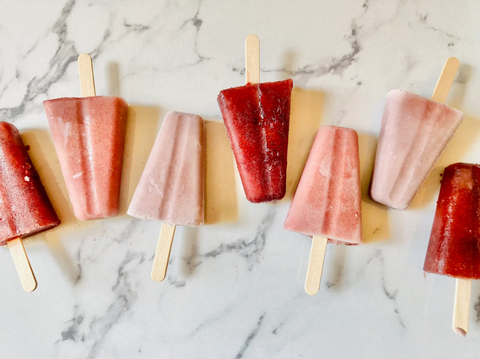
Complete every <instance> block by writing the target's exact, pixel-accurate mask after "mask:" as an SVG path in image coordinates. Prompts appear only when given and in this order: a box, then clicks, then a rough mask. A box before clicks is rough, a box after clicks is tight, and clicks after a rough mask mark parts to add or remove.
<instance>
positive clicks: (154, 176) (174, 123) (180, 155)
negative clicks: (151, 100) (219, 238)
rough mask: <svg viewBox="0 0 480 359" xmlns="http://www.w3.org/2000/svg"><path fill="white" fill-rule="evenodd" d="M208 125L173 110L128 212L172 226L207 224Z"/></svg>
mask: <svg viewBox="0 0 480 359" xmlns="http://www.w3.org/2000/svg"><path fill="white" fill-rule="evenodd" d="M204 141H205V125H204V122H203V119H202V118H201V117H199V116H196V115H191V114H186V113H181V112H169V113H168V114H167V115H166V116H165V119H164V121H163V124H162V128H161V129H160V132H159V133H158V137H157V140H156V141H155V145H154V146H153V149H152V152H151V153H150V157H149V158H148V161H147V164H146V166H145V169H144V171H143V173H142V177H141V178H140V182H139V183H138V186H137V189H136V190H135V194H134V195H133V198H132V202H131V203H130V207H129V209H128V214H129V215H131V216H133V217H136V218H141V219H149V220H156V221H161V222H164V223H167V224H170V225H187V226H198V225H201V224H203V223H204V201H205V198H204V197H205V195H204V183H205V179H204V177H205V175H204V156H205V154H204V153H205V149H204Z"/></svg>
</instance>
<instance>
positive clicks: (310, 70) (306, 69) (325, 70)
mask: <svg viewBox="0 0 480 359" xmlns="http://www.w3.org/2000/svg"><path fill="white" fill-rule="evenodd" d="M358 32H359V27H358V26H357V23H356V20H355V19H354V20H352V23H351V30H350V33H349V34H348V35H346V36H345V40H347V41H348V42H349V43H350V51H349V52H348V53H346V54H345V55H343V56H341V57H339V58H330V59H328V60H326V61H324V62H322V63H321V64H315V65H305V66H303V67H301V68H297V69H295V70H289V69H287V68H286V67H282V68H279V69H262V68H260V72H262V73H270V72H280V73H286V74H288V75H290V76H292V77H295V76H297V77H300V78H301V79H302V78H305V79H308V78H309V77H320V76H323V75H326V74H329V73H331V74H333V75H338V76H342V75H343V73H344V71H345V70H347V69H348V68H349V67H350V66H352V65H353V64H354V63H355V62H356V61H357V60H358V54H359V53H360V51H361V50H362V47H361V45H360V42H359V36H358ZM232 71H234V72H238V73H239V74H240V75H244V74H245V68H236V67H233V68H232Z"/></svg>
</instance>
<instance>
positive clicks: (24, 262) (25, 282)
mask: <svg viewBox="0 0 480 359" xmlns="http://www.w3.org/2000/svg"><path fill="white" fill-rule="evenodd" d="M7 246H8V249H9V250H10V254H11V255H12V259H13V263H14V264H15V268H16V269H17V273H18V276H19V278H20V282H21V283H22V288H23V290H25V292H33V291H34V290H35V289H37V279H36V278H35V274H34V273H33V270H32V266H31V265H30V261H29V259H28V256H27V252H25V247H24V246H23V242H22V239H21V238H15V239H12V240H10V241H8V242H7Z"/></svg>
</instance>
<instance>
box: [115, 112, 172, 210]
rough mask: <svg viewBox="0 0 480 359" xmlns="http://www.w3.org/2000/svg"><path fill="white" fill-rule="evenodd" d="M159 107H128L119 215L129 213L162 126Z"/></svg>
mask: <svg viewBox="0 0 480 359" xmlns="http://www.w3.org/2000/svg"><path fill="white" fill-rule="evenodd" d="M160 115H161V110H160V108H159V107H154V106H151V107H146V106H135V105H133V106H128V117H127V127H126V132H125V149H124V154H123V169H122V183H121V187H120V206H119V211H118V214H119V215H124V214H126V213H127V210H128V206H129V205H130V201H131V200H132V197H133V194H134V192H135V189H136V188H137V184H138V182H139V181H140V177H141V175H142V172H143V169H144V167H145V164H146V163H147V159H148V156H149V155H150V151H151V150H152V147H153V144H154V143H155V139H156V137H157V133H158V129H159V128H160V124H161V121H162V119H161V117H160Z"/></svg>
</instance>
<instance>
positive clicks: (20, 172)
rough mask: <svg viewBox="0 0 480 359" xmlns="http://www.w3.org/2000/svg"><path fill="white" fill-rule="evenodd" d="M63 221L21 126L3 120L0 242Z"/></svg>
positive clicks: (1, 124) (26, 234)
mask: <svg viewBox="0 0 480 359" xmlns="http://www.w3.org/2000/svg"><path fill="white" fill-rule="evenodd" d="M59 224H60V220H59V219H58V217H57V214H56V213H55V210H54V209H53V207H52V204H51V203H50V200H49V199H48V196H47V193H46V192H45V188H43V185H42V182H41V181H40V177H39V176H38V173H37V171H36V170H35V167H33V164H32V161H31V160H30V156H29V155H28V152H27V149H26V148H25V146H24V144H23V142H22V138H21V137H20V134H19V133H18V130H17V128H16V127H15V126H13V125H11V124H9V123H7V122H0V245H1V246H3V245H5V244H7V241H9V240H11V239H14V238H17V237H20V238H25V237H28V236H31V235H34V234H36V233H39V232H42V231H46V230H47V229H50V228H52V227H55V226H57V225H59Z"/></svg>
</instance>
